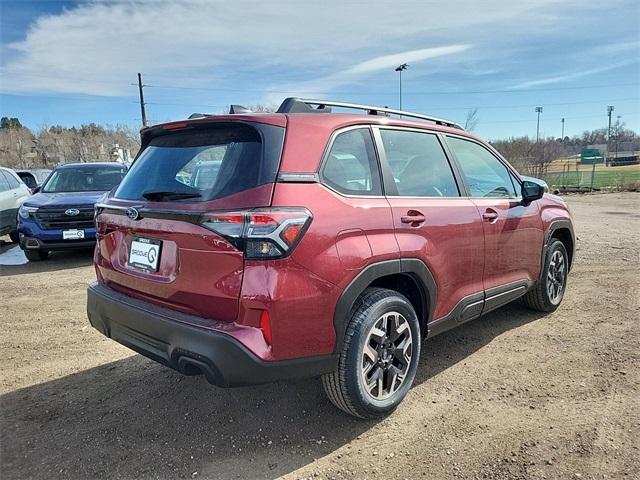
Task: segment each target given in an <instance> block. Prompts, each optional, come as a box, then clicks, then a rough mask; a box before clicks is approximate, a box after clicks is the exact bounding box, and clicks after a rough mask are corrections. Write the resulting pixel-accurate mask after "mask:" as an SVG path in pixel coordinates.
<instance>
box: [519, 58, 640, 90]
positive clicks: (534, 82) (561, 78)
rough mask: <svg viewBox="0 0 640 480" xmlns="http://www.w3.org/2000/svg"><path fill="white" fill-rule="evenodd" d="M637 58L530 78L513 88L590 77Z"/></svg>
mask: <svg viewBox="0 0 640 480" xmlns="http://www.w3.org/2000/svg"><path fill="white" fill-rule="evenodd" d="M636 62H637V60H636V59H632V60H628V61H623V62H617V63H613V64H611V65H604V66H602V67H598V68H590V69H588V70H579V71H571V72H567V73H564V74H561V75H554V76H551V77H545V78H540V79H537V80H530V81H527V82H522V83H519V84H517V85H515V86H514V87H513V88H516V89H527V88H531V87H539V86H541V85H550V84H553V83H561V82H566V81H569V80H575V79H576V78H582V77H588V76H590V75H595V74H598V73H602V72H608V71H609V70H614V69H616V68H620V67H625V66H627V65H631V64H633V63H636Z"/></svg>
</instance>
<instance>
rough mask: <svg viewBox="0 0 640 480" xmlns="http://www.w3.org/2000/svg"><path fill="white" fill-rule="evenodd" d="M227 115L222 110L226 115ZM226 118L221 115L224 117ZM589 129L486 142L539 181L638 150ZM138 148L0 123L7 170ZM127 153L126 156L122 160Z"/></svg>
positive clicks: (90, 131) (614, 134)
mask: <svg viewBox="0 0 640 480" xmlns="http://www.w3.org/2000/svg"><path fill="white" fill-rule="evenodd" d="M249 108H250V109H251V110H252V111H254V112H271V111H274V110H275V107H274V106H271V105H261V104H257V105H251V106H249ZM227 111H228V110H227ZM225 113H226V112H225ZM465 123H466V126H467V127H468V129H473V128H474V127H475V126H476V124H477V123H478V115H477V109H476V110H473V111H470V112H469V114H468V116H467V121H466V122H465ZM607 133H608V131H607V129H606V128H600V129H597V130H589V131H585V132H583V133H582V134H581V135H575V136H573V137H568V136H567V137H565V138H541V139H540V141H538V142H536V141H535V139H531V138H529V137H511V138H508V139H505V140H495V141H492V142H491V143H492V145H493V146H494V147H495V148H496V149H497V150H498V151H499V152H500V153H502V155H504V156H505V157H506V158H507V160H509V161H510V162H511V163H512V164H513V165H514V166H515V167H516V168H517V169H518V170H519V171H520V172H521V173H523V174H525V175H532V176H543V175H545V174H546V173H547V167H548V165H549V164H550V163H551V162H552V161H553V160H556V159H558V158H564V157H568V156H571V155H576V154H579V153H580V152H581V150H582V149H583V148H586V147H588V146H590V145H606V144H607V143H609V148H610V151H615V149H616V148H620V149H621V150H633V151H638V150H640V136H639V135H638V134H636V133H635V132H634V131H632V130H629V129H627V128H625V124H624V123H622V122H620V120H618V121H617V122H616V123H615V124H614V125H612V128H611V139H610V140H609V142H608V138H607ZM139 148H140V137H139V134H138V132H137V131H136V130H134V129H132V128H129V127H126V126H121V125H115V126H113V125H104V126H103V125H97V124H95V123H90V124H87V125H81V126H80V127H62V126H60V125H53V126H42V127H40V128H39V129H38V130H37V131H35V132H32V131H31V130H29V129H28V128H26V127H24V126H23V125H22V124H21V122H20V120H19V119H18V118H9V117H2V118H1V119H0V165H2V166H7V167H12V168H36V167H54V166H56V165H59V164H62V163H69V162H97V161H110V160H116V159H120V160H123V159H124V160H125V161H126V160H127V158H123V156H124V157H127V156H130V158H131V159H132V158H133V157H134V156H135V155H136V153H137V151H138V149H139ZM127 154H128V155H127Z"/></svg>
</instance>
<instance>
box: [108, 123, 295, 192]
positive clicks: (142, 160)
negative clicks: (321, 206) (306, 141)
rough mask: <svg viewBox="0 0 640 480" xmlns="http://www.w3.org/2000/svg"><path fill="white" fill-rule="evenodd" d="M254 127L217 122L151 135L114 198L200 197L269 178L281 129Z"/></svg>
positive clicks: (274, 170) (277, 158)
mask: <svg viewBox="0 0 640 480" xmlns="http://www.w3.org/2000/svg"><path fill="white" fill-rule="evenodd" d="M258 128H260V129H261V131H262V135H261V134H260V132H258V130H256V128H253V127H251V126H249V125H245V124H219V125H215V126H207V127H206V128H199V129H197V130H192V129H189V130H186V131H181V132H176V133H171V134H168V135H167V134H165V135H162V136H159V137H156V138H154V139H152V140H151V142H150V143H149V145H148V146H147V147H146V148H145V149H144V150H143V152H142V153H141V154H140V156H139V157H138V159H137V160H136V161H135V162H134V164H133V166H132V167H131V169H130V171H129V174H128V175H127V176H126V178H125V179H124V180H123V182H122V183H121V184H120V187H119V188H118V190H117V191H116V197H117V198H121V199H125V200H152V201H182V200H184V201H189V202H203V201H209V200H215V199H217V198H222V197H226V196H228V195H232V194H234V193H238V192H242V191H245V190H248V189H250V188H254V187H256V186H258V185H262V184H265V183H272V182H274V181H275V179H276V175H277V172H278V165H279V161H280V152H281V148H282V138H283V134H284V129H283V128H280V127H271V126H269V125H261V126H260V127H258ZM263 139H264V140H263ZM266 143H269V144H268V145H265V144H266Z"/></svg>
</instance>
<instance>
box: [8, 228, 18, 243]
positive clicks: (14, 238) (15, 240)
mask: <svg viewBox="0 0 640 480" xmlns="http://www.w3.org/2000/svg"><path fill="white" fill-rule="evenodd" d="M9 238H10V239H11V241H12V242H13V243H19V242H20V235H19V234H18V231H17V230H14V231H13V232H10V233H9Z"/></svg>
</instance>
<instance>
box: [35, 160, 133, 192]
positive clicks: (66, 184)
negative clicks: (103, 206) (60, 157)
mask: <svg viewBox="0 0 640 480" xmlns="http://www.w3.org/2000/svg"><path fill="white" fill-rule="evenodd" d="M124 174H125V169H124V168H123V167H105V166H89V165H83V166H78V167H64V168H60V169H58V170H55V171H54V172H53V173H52V174H51V177H49V180H48V181H47V183H46V184H45V185H44V186H43V188H42V191H43V192H45V193H60V192H108V191H109V190H111V189H112V188H113V187H115V186H116V185H118V184H119V183H120V181H121V180H122V178H123V177H124Z"/></svg>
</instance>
